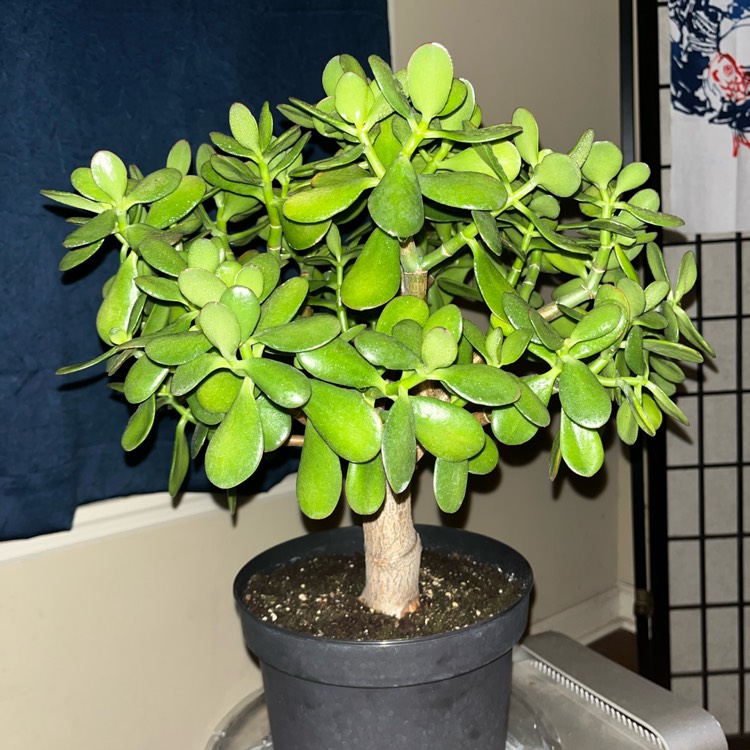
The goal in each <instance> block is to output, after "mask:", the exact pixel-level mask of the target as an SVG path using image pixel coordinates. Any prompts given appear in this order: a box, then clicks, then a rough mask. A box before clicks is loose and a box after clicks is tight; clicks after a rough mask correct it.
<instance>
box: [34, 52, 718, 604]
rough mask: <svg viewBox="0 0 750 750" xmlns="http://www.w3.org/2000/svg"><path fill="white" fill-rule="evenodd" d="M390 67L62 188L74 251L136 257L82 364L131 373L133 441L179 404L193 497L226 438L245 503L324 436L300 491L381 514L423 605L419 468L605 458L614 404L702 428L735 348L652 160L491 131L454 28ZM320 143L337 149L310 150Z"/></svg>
mask: <svg viewBox="0 0 750 750" xmlns="http://www.w3.org/2000/svg"><path fill="white" fill-rule="evenodd" d="M369 65H370V73H369V74H368V73H367V72H366V71H365V70H364V69H363V67H362V66H361V65H360V64H359V63H358V62H357V61H356V60H355V59H354V58H352V57H350V56H348V55H340V56H338V57H335V58H334V59H332V60H331V61H330V62H329V63H328V65H327V66H326V68H325V70H324V72H323V89H324V92H325V96H324V98H322V99H321V100H320V101H319V102H317V103H316V104H309V103H306V102H303V101H300V100H297V99H291V100H290V103H289V104H285V105H282V106H281V107H280V110H281V112H282V113H283V114H284V115H285V116H286V118H288V120H290V121H291V123H292V127H290V128H289V129H288V130H286V131H284V132H282V133H280V134H278V135H277V134H276V133H277V130H276V129H275V127H274V121H273V118H272V114H271V109H270V107H269V105H268V104H265V105H264V106H263V108H262V110H261V111H260V113H258V115H257V117H256V116H255V115H254V114H253V113H252V112H251V111H250V110H249V109H248V108H247V107H245V106H244V105H242V104H234V105H233V106H232V107H231V109H230V112H229V130H230V133H231V134H230V135H225V134H222V133H212V134H211V142H212V144H213V145H206V144H204V145H201V146H200V147H199V148H198V149H197V151H196V152H195V154H194V155H193V153H192V151H191V148H190V146H189V145H188V143H186V142H185V141H181V142H178V143H177V144H176V145H175V146H174V147H173V148H172V150H171V151H170V153H169V155H168V157H167V162H166V167H165V168H163V169H159V170H157V171H155V172H153V173H151V174H148V175H145V176H144V175H143V174H142V173H141V172H140V170H139V169H138V168H137V167H135V166H130V167H126V166H125V164H124V163H123V161H122V160H121V159H120V158H119V157H118V156H116V155H115V154H113V153H111V152H108V151H99V152H97V153H96V154H95V155H94V157H93V158H92V160H91V164H90V166H89V167H82V168H79V169H76V170H75V171H74V172H73V174H72V176H71V182H72V185H73V188H74V190H75V192H59V191H51V190H50V191H44V195H45V196H46V197H48V198H51V199H54V200H56V201H58V202H60V203H62V204H64V205H66V206H69V207H72V208H74V209H76V210H77V211H80V212H84V213H88V214H93V215H94V216H93V218H87V219H74V221H75V223H77V224H78V225H79V226H77V228H76V229H75V230H74V231H73V232H72V233H71V234H69V235H68V236H67V237H66V238H65V240H64V243H63V244H64V246H65V247H66V248H67V251H68V252H67V253H66V255H64V256H63V258H62V261H61V263H60V268H61V269H62V270H68V269H71V268H73V267H74V266H77V265H79V264H81V263H84V262H86V261H87V260H88V259H89V258H90V257H91V256H93V255H94V253H96V252H100V251H104V250H106V249H107V248H111V247H112V246H114V248H115V249H116V252H118V253H119V264H118V267H117V271H116V273H115V274H114V276H113V277H112V278H111V279H110V280H109V281H108V282H107V283H106V285H105V287H104V290H103V300H102V302H101V307H100V308H99V312H98V314H97V318H96V327H97V331H98V333H99V336H100V338H101V339H102V340H103V341H104V342H105V344H106V345H107V349H106V351H105V352H104V353H103V354H101V355H100V356H98V357H96V358H95V359H93V360H91V361H89V362H86V363H83V364H81V365H75V366H71V367H64V368H62V370H61V372H71V371H75V370H78V369H81V368H84V367H89V366H92V365H95V364H99V363H104V364H105V365H106V369H107V372H108V373H109V375H111V376H121V375H123V374H124V378H123V379H122V380H118V381H115V382H113V383H112V386H113V387H114V388H116V389H117V390H120V391H121V392H122V393H123V395H124V398H125V400H126V401H127V402H128V403H130V404H132V405H133V407H134V411H133V413H132V416H131V417H130V420H129V421H128V423H127V426H126V427H125V430H124V433H123V437H122V445H123V448H125V450H132V449H134V448H136V447H137V446H138V445H140V444H141V443H142V442H143V441H144V440H145V439H146V437H147V436H148V434H149V432H150V430H151V428H152V426H153V424H154V422H155V420H156V419H157V416H158V415H159V414H160V413H161V412H163V411H168V410H174V411H175V412H176V413H177V415H178V420H177V426H176V431H175V442H174V454H173V459H172V466H171V473H170V478H169V490H170V492H171V493H172V494H176V493H178V492H179V490H180V487H181V485H182V483H183V480H184V477H185V475H186V471H187V468H188V465H189V462H190V460H191V458H193V459H194V458H196V457H197V456H198V455H199V454H201V452H202V451H204V449H205V457H204V461H205V469H206V473H207V475H208V478H209V479H210V480H211V482H212V483H213V484H214V485H216V486H217V487H219V488H223V489H226V490H227V492H228V493H229V497H230V503H231V504H232V506H234V503H235V498H236V492H237V488H238V487H240V486H241V485H242V484H243V483H244V482H245V481H246V480H248V479H249V478H250V477H252V475H253V473H254V472H255V471H256V470H257V469H258V467H259V466H260V464H261V462H262V460H263V456H264V454H266V453H269V452H272V451H275V450H277V449H279V448H281V447H282V446H285V445H289V444H292V445H301V446H302V449H301V457H300V464H299V471H298V480H297V487H298V497H299V503H300V506H301V508H302V511H303V512H304V513H305V514H307V515H308V516H310V517H311V518H323V517H325V516H327V515H329V514H330V513H331V512H332V511H333V510H334V508H335V507H336V505H337V504H338V503H339V502H340V499H341V497H342V496H345V497H346V500H347V501H348V503H349V505H350V506H351V507H352V509H353V510H354V511H356V512H357V513H359V514H362V515H363V516H365V518H366V520H365V523H364V527H365V541H366V547H367V555H368V557H367V559H368V561H369V562H368V583H367V586H366V589H365V592H364V594H363V596H364V599H365V601H366V602H367V603H369V604H370V605H371V606H373V607H374V608H376V609H378V610H381V611H385V612H388V613H390V614H394V615H396V616H399V615H400V614H402V613H403V612H405V611H407V610H409V609H410V608H411V607H413V606H414V602H415V601H416V596H417V594H416V593H415V592H416V591H417V589H416V588H415V587H416V586H417V581H416V571H418V566H419V554H420V549H421V547H420V543H419V538H418V536H417V534H416V532H415V531H414V528H413V525H412V523H411V509H410V502H409V488H410V486H411V482H412V477H413V475H414V472H415V470H416V469H417V467H418V465H419V463H420V461H422V460H423V459H425V457H427V456H430V457H431V458H432V460H434V490H435V497H436V500H437V503H438V505H439V506H440V508H441V509H442V510H443V511H446V512H453V511H456V510H457V509H458V508H459V506H460V505H461V503H462V501H463V500H464V496H465V493H466V488H467V480H468V477H469V475H471V474H487V473H489V472H492V471H493V470H494V469H495V468H496V466H497V464H498V456H499V453H498V443H500V444H504V445H520V444H523V443H525V442H527V441H529V440H530V439H531V438H532V437H533V436H534V435H535V434H536V433H537V432H538V431H539V430H545V429H549V428H550V426H551V425H554V431H555V435H554V441H553V443H552V448H551V452H550V462H549V464H550V475H551V476H552V477H554V476H555V475H556V474H557V472H558V469H559V467H560V465H561V463H564V464H566V465H567V466H568V467H569V468H570V469H571V470H572V471H573V472H575V473H577V474H581V475H584V476H591V475H593V474H594V473H596V472H597V471H598V470H599V468H600V467H601V466H602V463H603V460H604V449H603V445H602V439H601V435H600V433H601V431H602V428H603V427H604V426H605V425H606V424H607V423H608V422H610V421H611V420H612V419H614V420H615V423H616V428H617V432H618V434H619V436H620V438H621V439H622V440H623V441H624V442H625V443H628V444H632V443H633V442H634V441H635V440H636V437H637V435H638V434H639V432H643V433H645V434H647V435H653V434H654V433H655V432H656V430H658V429H659V427H660V425H661V423H662V419H663V415H667V416H668V417H671V418H673V419H676V420H678V421H682V422H685V421H686V420H685V416H684V415H683V413H682V411H681V410H680V409H679V407H678V406H677V405H676V404H675V403H674V401H673V400H672V397H673V396H674V394H675V392H676V390H677V386H678V385H679V383H680V382H682V380H683V379H684V377H685V376H684V373H683V370H682V368H681V366H680V362H700V361H701V360H702V357H703V354H708V355H712V354H713V352H712V350H711V348H710V346H709V345H708V344H707V343H706V342H705V341H704V339H703V338H702V336H701V335H700V333H699V332H698V331H697V330H696V329H695V327H694V326H693V323H692V322H691V320H690V318H689V317H688V315H687V314H686V312H685V311H684V309H683V307H682V305H681V303H682V300H683V298H684V296H685V295H686V294H687V293H688V292H689V291H690V290H691V288H692V287H693V285H694V284H695V281H696V275H697V274H696V265H695V260H694V257H693V256H692V255H691V254H686V255H685V256H684V258H683V259H682V263H681V265H680V268H679V273H678V275H677V278H676V280H675V281H674V283H673V282H672V281H671V280H670V278H669V275H668V273H667V269H666V265H665V262H664V258H663V254H662V251H661V249H660V248H659V245H658V244H657V241H658V232H657V231H656V230H655V229H654V228H657V229H658V228H659V227H673V226H678V225H679V224H680V223H681V222H680V220H679V219H677V218H676V217H674V216H671V215H669V214H665V213H662V212H660V211H659V196H658V195H657V193H656V192H655V191H654V190H652V189H650V188H648V187H645V185H646V184H647V182H648V179H649V175H650V171H649V168H648V166H647V165H646V164H643V163H640V162H636V163H632V164H627V165H625V166H623V157H622V153H621V151H620V149H619V148H618V147H617V146H616V145H614V144H613V143H610V142H606V141H595V140H594V134H593V132H591V131H586V132H584V133H583V135H582V136H581V138H580V140H579V141H578V143H576V144H575V145H573V147H572V149H571V150H570V151H569V152H568V153H559V152H555V151H551V150H549V149H546V148H541V147H540V144H539V135H538V128H537V123H536V121H535V120H534V117H533V116H532V115H531V113H530V112H528V111H527V110H524V109H517V110H516V111H515V113H514V114H513V118H512V122H511V123H509V124H501V125H490V126H483V125H482V112H481V109H480V107H479V105H478V104H477V102H476V101H475V92H474V89H473V87H472V85H471V83H469V81H466V80H464V79H461V78H455V77H454V70H453V63H452V60H451V57H450V55H449V54H448V52H447V51H446V50H445V48H444V47H442V46H441V45H439V44H427V45H424V46H422V47H419V48H418V49H417V50H416V51H415V52H414V54H413V55H412V57H411V58H410V60H409V63H408V65H407V67H406V68H405V69H404V70H399V71H397V72H393V71H392V70H391V68H390V67H389V66H388V64H387V63H386V62H384V61H383V60H382V59H380V58H378V57H371V58H370V60H369ZM311 137H313V138H315V139H317V140H318V141H322V142H323V143H324V145H325V146H326V147H327V149H328V150H327V153H326V155H325V157H324V158H320V159H317V160H315V161H308V160H307V159H306V153H307V150H306V146H307V144H308V140H309V139H310V138H311ZM191 166H192V168H193V172H194V173H192V174H191V172H190V170H191ZM118 248H119V249H118ZM642 255H644V256H645V259H646V263H645V264H644V265H645V267H644V268H640V267H639V266H638V265H637V259H638V258H639V257H640V256H642ZM644 279H646V280H644ZM467 306H468V307H471V308H472V309H474V310H479V311H480V312H481V311H484V312H485V313H486V314H485V316H484V318H482V319H483V320H484V322H483V323H482V324H478V323H477V322H474V321H476V317H474V318H473V319H472V320H470V319H469V318H468V317H467V314H466V312H465V310H466V307H467ZM556 402H559V407H560V416H559V421H557V420H554V421H553V420H552V419H551V415H550V411H551V410H553V411H554V409H552V408H551V407H553V406H555V405H556ZM248 486H250V485H248ZM385 561H387V564H386V562H385Z"/></svg>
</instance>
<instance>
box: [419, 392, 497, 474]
mask: <svg viewBox="0 0 750 750" xmlns="http://www.w3.org/2000/svg"><path fill="white" fill-rule="evenodd" d="M409 400H410V402H411V405H412V409H413V411H414V429H415V433H416V436H417V440H418V441H419V442H420V443H421V444H422V446H423V447H424V449H425V450H426V451H427V452H428V453H431V454H432V455H433V456H436V457H438V458H444V459H446V460H447V461H463V460H464V459H468V458H471V457H472V456H475V455H476V454H477V453H479V451H481V450H482V448H484V430H483V429H482V427H481V425H480V424H479V422H478V421H477V420H476V419H475V418H474V417H473V416H472V415H471V414H469V412H467V411H465V410H464V409H462V408H461V407H459V406H456V405H454V404H451V403H449V402H447V401H440V400H439V399H436V398H432V397H430V396H411V397H410V399H409Z"/></svg>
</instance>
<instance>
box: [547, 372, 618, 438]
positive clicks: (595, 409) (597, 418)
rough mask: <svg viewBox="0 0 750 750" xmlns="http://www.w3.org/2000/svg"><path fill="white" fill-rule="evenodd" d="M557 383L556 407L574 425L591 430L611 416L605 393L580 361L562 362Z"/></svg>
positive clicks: (609, 404)
mask: <svg viewBox="0 0 750 750" xmlns="http://www.w3.org/2000/svg"><path fill="white" fill-rule="evenodd" d="M558 383H559V386H558V387H559V389H560V405H561V406H562V408H563V411H564V412H565V413H566V414H567V415H568V416H569V417H570V418H571V419H572V420H573V421H574V422H576V423H577V424H579V425H580V426H581V427H588V428H591V429H595V428H597V427H601V426H602V425H603V424H605V423H606V422H607V420H608V419H609V417H610V414H611V413H612V401H611V400H610V397H609V393H608V392H607V390H606V389H605V388H604V386H602V384H601V383H600V382H599V378H597V376H596V375H594V373H593V372H591V370H589V368H588V367H587V366H586V365H585V364H584V363H583V362H580V361H579V360H577V359H568V360H566V361H565V363H564V364H563V369H562V372H561V373H560V379H559V381H558Z"/></svg>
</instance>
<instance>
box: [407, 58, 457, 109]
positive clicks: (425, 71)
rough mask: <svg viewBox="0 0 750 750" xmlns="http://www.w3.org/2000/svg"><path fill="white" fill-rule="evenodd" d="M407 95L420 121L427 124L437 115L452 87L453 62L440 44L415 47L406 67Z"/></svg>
mask: <svg viewBox="0 0 750 750" xmlns="http://www.w3.org/2000/svg"><path fill="white" fill-rule="evenodd" d="M406 70H407V80H408V83H407V86H408V89H409V96H410V97H411V101H412V103H413V104H414V106H415V107H416V109H417V110H418V111H419V112H420V113H421V114H422V121H423V122H429V121H430V120H432V118H433V117H435V115H437V114H439V113H440V112H441V111H442V109H443V107H444V106H445V103H446V102H447V101H448V96H449V95H450V92H451V85H452V84H453V61H452V60H451V56H450V54H448V50H447V49H445V47H443V45H442V44H436V43H431V44H423V45H422V46H421V47H418V48H417V49H416V50H415V51H414V52H413V54H412V55H411V57H410V58H409V62H408V64H407V66H406Z"/></svg>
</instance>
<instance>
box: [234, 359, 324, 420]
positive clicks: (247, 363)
mask: <svg viewBox="0 0 750 750" xmlns="http://www.w3.org/2000/svg"><path fill="white" fill-rule="evenodd" d="M242 368H243V369H244V370H245V372H247V374H248V375H249V376H250V377H251V378H252V379H253V381H254V382H255V385H257V386H258V388H260V390H261V391H263V393H265V394H266V396H268V398H270V399H271V401H273V402H274V403H277V404H278V405H279V406H283V407H284V408H285V409H299V408H300V407H301V406H303V405H304V404H305V403H307V401H308V399H309V398H310V394H311V390H310V381H309V380H308V379H307V378H306V377H305V375H304V374H303V373H301V372H300V371H299V370H297V369H296V368H294V367H292V366H291V365H288V364H286V363H284V362H277V361H276V360H273V359H265V358H261V357H251V358H250V359H246V360H243V361H242Z"/></svg>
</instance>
